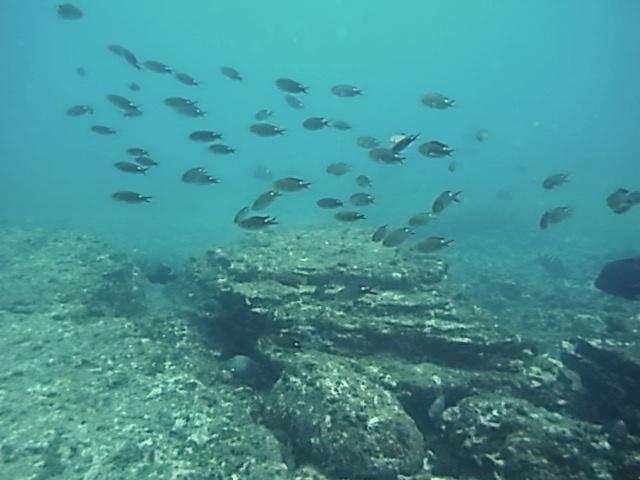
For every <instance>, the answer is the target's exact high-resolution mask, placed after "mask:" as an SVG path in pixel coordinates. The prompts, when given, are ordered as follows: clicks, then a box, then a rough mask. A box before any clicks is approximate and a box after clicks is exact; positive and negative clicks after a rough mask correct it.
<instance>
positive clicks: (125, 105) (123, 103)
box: [107, 95, 138, 111]
mask: <svg viewBox="0 0 640 480" xmlns="http://www.w3.org/2000/svg"><path fill="white" fill-rule="evenodd" d="M107 100H109V102H111V103H112V104H113V105H115V106H116V107H118V108H119V109H121V110H125V111H127V110H132V109H137V108H138V106H137V105H136V104H135V103H133V102H132V101H131V100H129V99H128V98H125V97H123V96H122V95H107Z"/></svg>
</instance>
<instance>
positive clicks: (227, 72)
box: [220, 67, 242, 82]
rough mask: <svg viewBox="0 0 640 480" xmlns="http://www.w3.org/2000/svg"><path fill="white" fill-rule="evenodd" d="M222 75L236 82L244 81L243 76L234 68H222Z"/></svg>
mask: <svg viewBox="0 0 640 480" xmlns="http://www.w3.org/2000/svg"><path fill="white" fill-rule="evenodd" d="M220 73H221V74H222V75H224V76H225V77H227V78H230V79H231V80H235V81H236V82H241V81H242V75H241V74H240V72H239V71H238V70H236V69H235V68H233V67H220Z"/></svg>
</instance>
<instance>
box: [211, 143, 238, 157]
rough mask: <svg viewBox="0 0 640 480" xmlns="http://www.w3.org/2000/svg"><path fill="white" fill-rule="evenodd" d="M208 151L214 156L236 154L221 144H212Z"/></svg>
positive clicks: (234, 150) (233, 150)
mask: <svg viewBox="0 0 640 480" xmlns="http://www.w3.org/2000/svg"><path fill="white" fill-rule="evenodd" d="M209 151H210V152H211V153H213V154H215V155H230V154H232V153H236V149H235V148H233V147H230V146H229V145H224V144H222V143H214V144H213V145H209Z"/></svg>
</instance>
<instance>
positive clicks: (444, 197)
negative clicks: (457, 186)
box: [431, 190, 462, 213]
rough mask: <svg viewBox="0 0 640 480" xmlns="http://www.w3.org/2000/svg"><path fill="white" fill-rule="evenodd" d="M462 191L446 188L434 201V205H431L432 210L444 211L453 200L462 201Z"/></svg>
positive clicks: (435, 211) (434, 211)
mask: <svg viewBox="0 0 640 480" xmlns="http://www.w3.org/2000/svg"><path fill="white" fill-rule="evenodd" d="M461 193H462V192H452V191H451V190H445V191H444V192H442V193H441V194H440V195H438V198H436V199H435V201H434V202H433V206H432V207H431V211H432V212H433V213H442V212H443V211H444V209H445V208H447V207H448V206H449V205H451V203H452V202H456V203H460V199H459V198H458V196H459V195H460V194H461Z"/></svg>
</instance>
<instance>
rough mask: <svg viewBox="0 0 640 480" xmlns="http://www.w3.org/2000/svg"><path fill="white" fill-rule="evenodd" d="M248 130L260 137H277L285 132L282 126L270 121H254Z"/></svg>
mask: <svg viewBox="0 0 640 480" xmlns="http://www.w3.org/2000/svg"><path fill="white" fill-rule="evenodd" d="M249 131H250V132H251V133H253V134H255V135H258V136H260V137H277V136H278V135H284V134H285V133H286V130H285V129H284V128H279V127H276V126H275V125H272V124H270V123H254V124H253V125H251V126H250V127H249Z"/></svg>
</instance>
